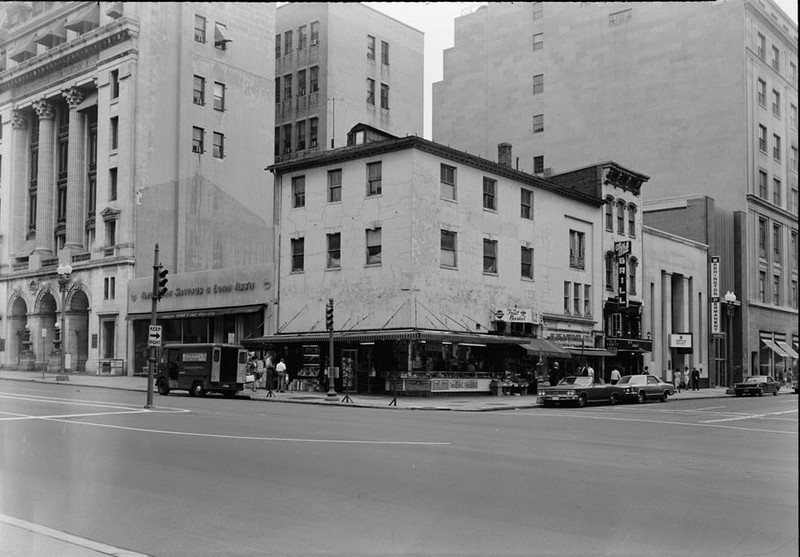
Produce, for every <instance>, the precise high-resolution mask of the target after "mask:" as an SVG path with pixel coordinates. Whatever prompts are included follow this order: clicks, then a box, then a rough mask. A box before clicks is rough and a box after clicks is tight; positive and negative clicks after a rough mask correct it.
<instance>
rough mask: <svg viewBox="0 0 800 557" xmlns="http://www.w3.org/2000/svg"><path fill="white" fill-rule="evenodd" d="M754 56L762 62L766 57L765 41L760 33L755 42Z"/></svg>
mask: <svg viewBox="0 0 800 557" xmlns="http://www.w3.org/2000/svg"><path fill="white" fill-rule="evenodd" d="M756 54H758V57H759V58H761V59H762V60H764V59H766V57H767V39H766V37H764V35H762V34H761V33H759V34H758V39H757V40H756Z"/></svg>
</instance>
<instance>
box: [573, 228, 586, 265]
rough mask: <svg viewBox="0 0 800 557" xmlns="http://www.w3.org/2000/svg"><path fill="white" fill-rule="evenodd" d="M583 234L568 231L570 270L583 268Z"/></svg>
mask: <svg viewBox="0 0 800 557" xmlns="http://www.w3.org/2000/svg"><path fill="white" fill-rule="evenodd" d="M585 244H586V242H585V234H584V233H583V232H579V231H577V230H570V231H569V266H570V268H572V269H583V268H585V250H586V245H585Z"/></svg>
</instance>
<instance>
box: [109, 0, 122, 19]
mask: <svg viewBox="0 0 800 557" xmlns="http://www.w3.org/2000/svg"><path fill="white" fill-rule="evenodd" d="M122 9H123V8H122V2H114V3H113V4H111V6H109V8H108V9H107V10H106V15H107V16H108V17H113V18H114V19H118V18H120V17H122V16H123V11H122Z"/></svg>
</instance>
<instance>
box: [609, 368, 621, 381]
mask: <svg viewBox="0 0 800 557" xmlns="http://www.w3.org/2000/svg"><path fill="white" fill-rule="evenodd" d="M621 377H622V376H621V375H620V374H619V370H618V369H617V368H616V367H614V369H612V370H611V384H612V385H616V384H617V383H619V380H620V379H621Z"/></svg>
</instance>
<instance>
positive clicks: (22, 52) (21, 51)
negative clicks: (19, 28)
mask: <svg viewBox="0 0 800 557" xmlns="http://www.w3.org/2000/svg"><path fill="white" fill-rule="evenodd" d="M18 44H20V43H18ZM34 56H36V39H35V38H33V39H30V40H29V41H28V42H27V43H24V44H22V46H17V48H15V49H14V52H12V53H11V54H9V55H8V57H9V58H10V59H11V60H14V62H17V63H18V64H21V63H22V62H24V61H25V60H27V59H28V58H33V57H34Z"/></svg>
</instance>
